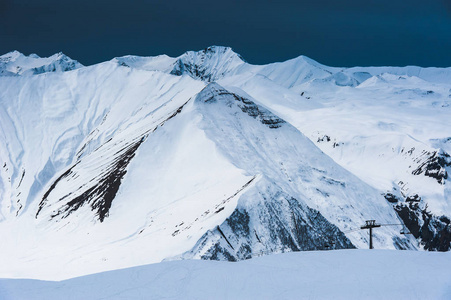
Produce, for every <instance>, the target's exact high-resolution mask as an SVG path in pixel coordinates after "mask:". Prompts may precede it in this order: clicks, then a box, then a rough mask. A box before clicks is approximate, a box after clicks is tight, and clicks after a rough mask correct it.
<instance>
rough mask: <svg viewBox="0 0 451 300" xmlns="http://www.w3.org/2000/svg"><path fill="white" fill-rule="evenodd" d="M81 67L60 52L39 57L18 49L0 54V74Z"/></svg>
mask: <svg viewBox="0 0 451 300" xmlns="http://www.w3.org/2000/svg"><path fill="white" fill-rule="evenodd" d="M81 67H83V65H82V64H80V63H79V62H78V61H76V60H73V59H71V58H70V57H68V56H66V55H64V54H63V53H61V52H60V53H56V54H54V55H52V56H50V57H39V56H38V55H36V54H30V55H29V56H25V55H24V54H22V53H20V52H19V51H12V52H9V53H7V54H4V55H2V56H0V76H14V75H35V74H41V73H47V72H65V71H70V70H75V69H78V68H81Z"/></svg>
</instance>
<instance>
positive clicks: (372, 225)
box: [360, 220, 381, 249]
mask: <svg viewBox="0 0 451 300" xmlns="http://www.w3.org/2000/svg"><path fill="white" fill-rule="evenodd" d="M365 223H366V224H365V225H364V226H361V227H360V229H369V230H370V249H373V228H376V227H381V224H376V220H368V221H365Z"/></svg>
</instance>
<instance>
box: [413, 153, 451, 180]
mask: <svg viewBox="0 0 451 300" xmlns="http://www.w3.org/2000/svg"><path fill="white" fill-rule="evenodd" d="M418 162H419V163H420V165H419V166H418V168H416V169H415V170H414V171H413V172H412V174H414V175H420V174H424V175H425V176H428V177H432V178H434V179H435V180H437V182H438V183H440V184H445V180H446V179H448V172H447V170H446V168H449V167H451V157H450V156H449V154H448V153H446V152H444V151H435V152H433V153H429V152H425V153H423V155H422V156H421V157H420V158H419V159H418Z"/></svg>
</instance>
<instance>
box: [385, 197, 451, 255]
mask: <svg viewBox="0 0 451 300" xmlns="http://www.w3.org/2000/svg"><path fill="white" fill-rule="evenodd" d="M394 209H395V211H396V212H397V213H398V215H399V217H400V218H401V219H402V220H403V222H404V224H405V225H406V227H407V228H408V229H409V231H410V233H411V234H412V235H413V236H414V237H415V238H417V239H419V240H420V242H421V244H422V246H423V247H424V249H425V250H429V251H449V250H450V249H451V223H450V219H449V218H448V217H446V216H436V215H433V214H432V213H430V212H428V211H427V209H421V208H420V207H419V206H418V205H416V204H409V205H407V204H404V203H399V204H397V205H394Z"/></svg>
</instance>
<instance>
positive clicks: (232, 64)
mask: <svg viewBox="0 0 451 300" xmlns="http://www.w3.org/2000/svg"><path fill="white" fill-rule="evenodd" d="M243 63H244V60H243V59H242V58H241V56H239V55H238V54H236V53H235V52H233V50H232V49H231V48H229V47H221V46H211V47H208V48H205V49H204V50H201V51H198V52H194V51H189V52H186V53H185V54H183V55H182V56H181V57H180V58H179V59H177V61H176V62H175V64H174V68H173V69H172V71H171V74H173V75H178V76H180V75H183V74H187V75H189V76H191V77H193V78H195V79H200V80H203V81H208V82H213V81H216V80H218V79H220V78H222V77H223V76H224V75H225V74H226V73H228V72H230V71H232V70H233V69H234V68H236V67H237V66H239V65H241V64H243Z"/></svg>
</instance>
